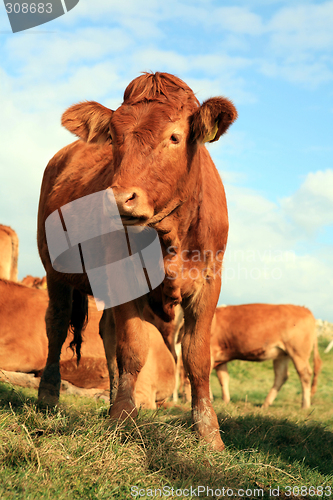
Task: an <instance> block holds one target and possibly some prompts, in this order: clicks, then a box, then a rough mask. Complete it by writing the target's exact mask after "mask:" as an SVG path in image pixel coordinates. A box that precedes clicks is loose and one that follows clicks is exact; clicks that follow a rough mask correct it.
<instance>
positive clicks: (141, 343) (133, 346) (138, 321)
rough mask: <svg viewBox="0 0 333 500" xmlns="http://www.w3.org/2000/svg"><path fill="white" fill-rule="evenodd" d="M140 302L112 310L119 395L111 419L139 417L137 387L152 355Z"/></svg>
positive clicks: (111, 408)
mask: <svg viewBox="0 0 333 500" xmlns="http://www.w3.org/2000/svg"><path fill="white" fill-rule="evenodd" d="M141 306H142V304H140V300H139V299H138V300H136V301H133V302H127V303H126V304H123V305H120V306H117V307H115V308H114V309H113V315H114V320H115V325H116V335H117V364H118V371H119V383H118V392H117V396H116V399H115V402H114V403H113V405H112V406H111V407H110V417H111V418H112V419H126V418H127V416H128V415H131V417H133V418H134V417H136V416H137V413H138V411H137V408H136V405H135V385H136V381H137V378H138V375H139V373H140V371H141V369H142V367H143V366H144V364H145V362H146V360H147V356H148V351H149V333H148V329H147V328H146V327H145V322H144V321H143V317H142V313H141V311H142V310H143V307H141Z"/></svg>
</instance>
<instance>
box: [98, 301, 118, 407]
mask: <svg viewBox="0 0 333 500" xmlns="http://www.w3.org/2000/svg"><path fill="white" fill-rule="evenodd" d="M99 334H100V336H101V337H102V340H103V344H104V350H105V356H106V360H107V365H108V370H109V378H110V403H111V404H112V403H114V400H115V398H116V394H117V388H118V366H117V358H116V350H117V340H116V329H115V323H114V318H113V314H112V309H104V311H103V316H102V318H101V320H100V322H99Z"/></svg>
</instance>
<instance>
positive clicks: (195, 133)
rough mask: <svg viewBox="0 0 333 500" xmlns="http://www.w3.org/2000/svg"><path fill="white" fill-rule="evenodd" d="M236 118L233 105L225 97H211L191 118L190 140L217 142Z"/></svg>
mask: <svg viewBox="0 0 333 500" xmlns="http://www.w3.org/2000/svg"><path fill="white" fill-rule="evenodd" d="M236 118H237V110H236V108H235V106H234V105H233V103H232V102H231V101H229V100H228V99H226V98H225V97H212V98H211V99H208V100H207V101H205V102H204V103H203V104H202V105H201V106H200V107H199V108H198V109H197V110H196V111H195V112H194V113H193V115H192V116H191V139H192V140H193V141H198V142H201V143H202V142H214V141H217V140H218V139H219V138H220V137H221V135H222V134H224V132H226V130H227V129H228V127H229V126H230V125H231V124H232V122H234V121H235V120H236Z"/></svg>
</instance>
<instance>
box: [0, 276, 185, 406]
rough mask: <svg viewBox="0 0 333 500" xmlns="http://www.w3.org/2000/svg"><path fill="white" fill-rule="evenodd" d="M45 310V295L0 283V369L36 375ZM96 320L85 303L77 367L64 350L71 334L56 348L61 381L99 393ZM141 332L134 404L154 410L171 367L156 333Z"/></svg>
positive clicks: (100, 352) (104, 379) (43, 350)
mask: <svg viewBox="0 0 333 500" xmlns="http://www.w3.org/2000/svg"><path fill="white" fill-rule="evenodd" d="M47 306H48V294H47V291H44V290H38V289H34V288H28V287H26V286H24V285H22V284H19V283H13V282H11V281H7V280H1V279H0V370H5V371H7V372H25V373H31V372H32V373H35V374H37V375H39V374H40V373H41V372H42V370H43V368H44V367H45V364H46V359H47V351H48V345H47V344H48V341H47V336H46V330H45V313H46V309H47ZM101 315H102V313H101V312H99V311H97V309H96V306H95V303H94V300H93V299H91V300H89V320H88V324H87V327H86V329H85V332H84V339H83V343H82V348H81V360H80V364H79V366H78V365H77V358H76V356H74V355H73V351H72V350H71V349H70V342H71V339H72V334H68V336H67V339H66V342H65V343H64V345H63V347H62V351H61V361H60V373H61V377H62V379H63V380H66V381H68V382H70V383H71V384H73V385H74V386H76V387H81V388H85V389H92V388H95V389H100V390H105V389H109V387H110V385H109V384H110V382H109V376H108V368H107V363H106V359H105V352H104V346H103V342H102V339H101V337H100V335H99V331H98V329H99V321H100V318H101ZM146 327H147V330H148V332H149V337H150V350H149V353H148V357H147V362H146V364H145V366H144V367H143V369H142V371H141V372H140V376H139V377H138V383H137V393H136V405H137V406H143V407H145V408H156V402H159V401H163V400H165V399H166V398H168V397H169V396H171V394H172V392H173V389H174V385H175V362H174V359H173V357H172V355H171V353H170V352H169V350H168V349H167V347H166V345H165V344H164V342H163V339H162V337H161V334H160V333H159V332H158V331H157V329H156V328H155V327H154V326H153V325H151V324H147V325H146ZM6 378H7V379H9V380H11V379H13V380H15V378H14V377H13V376H12V377H9V375H8V374H7V376H6V377H5V378H4V380H6ZM16 380H17V377H16Z"/></svg>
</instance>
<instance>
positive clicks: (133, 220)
mask: <svg viewBox="0 0 333 500" xmlns="http://www.w3.org/2000/svg"><path fill="white" fill-rule="evenodd" d="M120 218H121V222H122V223H123V225H124V226H135V225H143V224H145V222H146V221H147V218H146V217H135V216H132V215H121V216H120Z"/></svg>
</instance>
